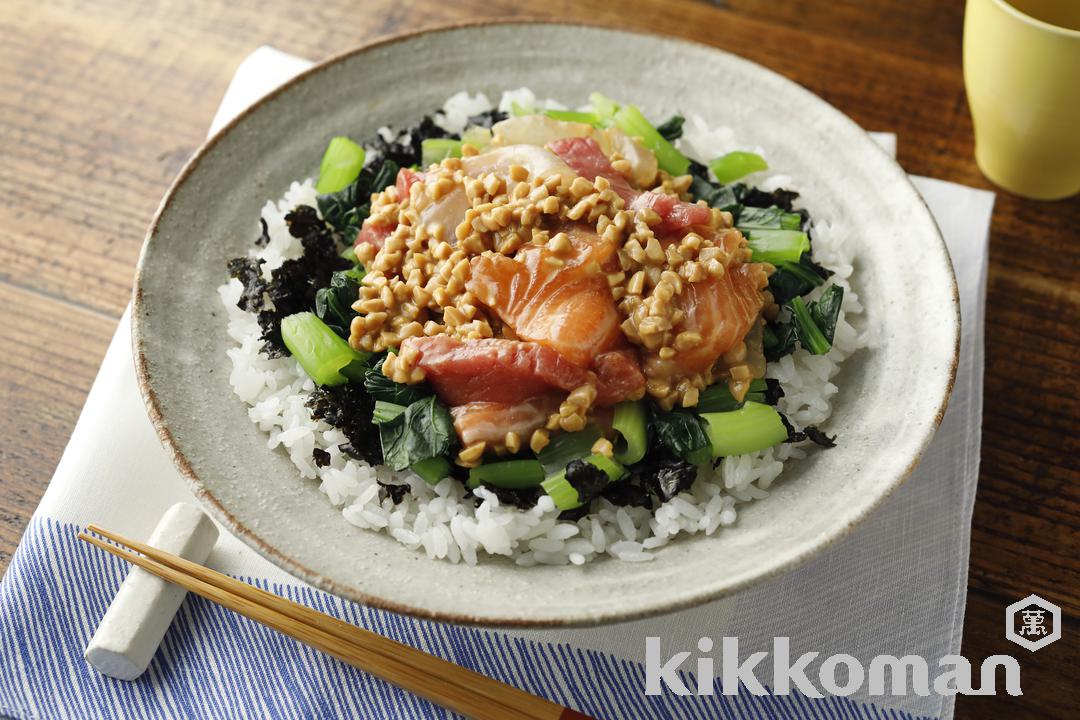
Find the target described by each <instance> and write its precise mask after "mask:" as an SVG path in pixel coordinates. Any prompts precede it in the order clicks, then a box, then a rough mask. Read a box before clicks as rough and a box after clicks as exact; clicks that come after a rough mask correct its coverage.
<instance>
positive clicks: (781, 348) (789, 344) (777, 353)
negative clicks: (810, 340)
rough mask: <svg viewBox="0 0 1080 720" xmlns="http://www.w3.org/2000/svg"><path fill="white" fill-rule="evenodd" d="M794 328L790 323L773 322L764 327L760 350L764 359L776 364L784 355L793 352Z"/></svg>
mask: <svg viewBox="0 0 1080 720" xmlns="http://www.w3.org/2000/svg"><path fill="white" fill-rule="evenodd" d="M795 341H796V337H795V328H794V327H793V326H792V324H791V323H785V322H775V323H768V324H766V325H765V333H764V336H763V338H762V348H763V349H764V350H765V359H766V360H768V361H769V362H776V361H777V360H779V359H780V358H782V357H784V356H785V355H790V354H791V353H793V352H795Z"/></svg>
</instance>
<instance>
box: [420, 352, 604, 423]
mask: <svg viewBox="0 0 1080 720" xmlns="http://www.w3.org/2000/svg"><path fill="white" fill-rule="evenodd" d="M401 347H402V350H404V349H406V348H409V347H412V348H415V349H416V350H418V351H419V352H420V359H419V362H418V363H417V365H418V367H420V368H421V369H422V370H423V371H424V373H425V375H426V376H427V380H428V382H429V383H431V386H432V387H433V388H435V393H436V394H437V395H438V396H439V398H440V399H442V400H443V402H445V403H446V404H447V405H452V406H453V405H464V404H465V403H471V402H493V403H504V404H513V403H518V402H523V401H525V400H528V399H529V398H532V397H535V396H537V395H542V394H545V393H548V392H551V391H552V390H564V391H570V390H573V389H574V388H577V387H580V386H582V385H584V384H586V383H588V382H591V381H592V380H593V378H594V377H595V376H594V375H593V374H592V373H590V372H589V371H587V370H585V369H584V368H581V367H578V366H577V365H574V364H573V363H571V362H570V361H568V360H567V359H566V358H564V357H562V356H561V355H559V353H557V352H555V351H554V350H552V349H550V348H547V347H544V346H543V345H539V344H537V343H530V342H520V341H517V340H504V339H498V338H489V339H483V340H457V339H454V338H450V337H447V336H445V335H436V336H434V337H411V338H407V339H406V340H404V341H403V342H402V343H401Z"/></svg>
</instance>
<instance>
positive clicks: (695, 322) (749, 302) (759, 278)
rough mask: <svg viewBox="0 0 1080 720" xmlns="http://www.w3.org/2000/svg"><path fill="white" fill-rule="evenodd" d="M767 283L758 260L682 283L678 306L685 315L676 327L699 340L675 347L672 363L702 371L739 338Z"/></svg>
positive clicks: (748, 326)
mask: <svg viewBox="0 0 1080 720" xmlns="http://www.w3.org/2000/svg"><path fill="white" fill-rule="evenodd" d="M767 284H768V277H767V276H766V274H765V268H764V267H763V266H762V265H761V264H759V263H740V264H738V265H734V266H731V267H729V268H728V272H726V273H725V274H724V275H722V276H721V277H719V278H709V279H707V280H703V281H702V282H696V283H687V284H686V285H684V286H683V292H682V294H681V295H679V296H678V297H679V299H678V307H679V308H680V309H681V310H682V311H683V312H685V313H686V319H685V320H684V321H683V323H682V325H681V326H680V327H679V330H680V332H686V331H692V332H696V333H698V334H699V335H701V343H700V344H698V345H697V346H696V347H694V348H691V349H688V350H681V351H679V353H678V354H677V355H676V356H675V363H676V364H677V365H678V366H679V367H680V368H681V369H682V370H683V371H685V372H687V373H704V372H706V371H708V370H709V368H711V367H712V366H713V364H714V363H715V362H716V361H717V360H718V359H719V358H720V356H721V355H723V354H724V353H726V352H727V351H728V350H731V349H732V348H733V347H735V345H736V344H738V343H739V342H742V340H743V338H744V337H746V334H747V333H748V332H750V329H751V328H752V327H753V325H754V323H755V322H757V319H758V316H759V314H760V313H761V308H762V306H763V305H764V303H765V300H764V297H763V296H762V293H761V290H762V288H764V287H765V286H766V285H767Z"/></svg>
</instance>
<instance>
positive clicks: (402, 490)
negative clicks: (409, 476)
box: [376, 480, 411, 505]
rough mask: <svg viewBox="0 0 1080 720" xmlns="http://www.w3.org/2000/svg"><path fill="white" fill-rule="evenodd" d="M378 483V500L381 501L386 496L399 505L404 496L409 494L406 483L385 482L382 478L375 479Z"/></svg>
mask: <svg viewBox="0 0 1080 720" xmlns="http://www.w3.org/2000/svg"><path fill="white" fill-rule="evenodd" d="M376 482H378V483H379V501H380V502H381V501H383V500H385V499H386V498H390V501H391V502H393V503H394V504H395V505H399V504H400V503H401V501H402V500H404V499H405V496H406V495H408V494H409V490H410V489H411V488H410V487H409V484H408V483H387V482H383V481H382V480H377V481H376Z"/></svg>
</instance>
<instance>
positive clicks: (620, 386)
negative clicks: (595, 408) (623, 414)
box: [593, 348, 645, 406]
mask: <svg viewBox="0 0 1080 720" xmlns="http://www.w3.org/2000/svg"><path fill="white" fill-rule="evenodd" d="M593 371H594V372H595V373H596V379H597V382H596V404H597V405H600V406H607V405H614V404H615V403H617V402H621V401H623V400H637V399H638V398H640V397H641V396H642V395H643V394H644V393H645V375H644V374H643V373H642V372H641V362H640V361H639V360H638V357H637V351H636V350H633V349H632V348H625V349H623V350H612V351H610V352H606V353H601V354H600V355H597V356H596V361H595V362H594V363H593Z"/></svg>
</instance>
